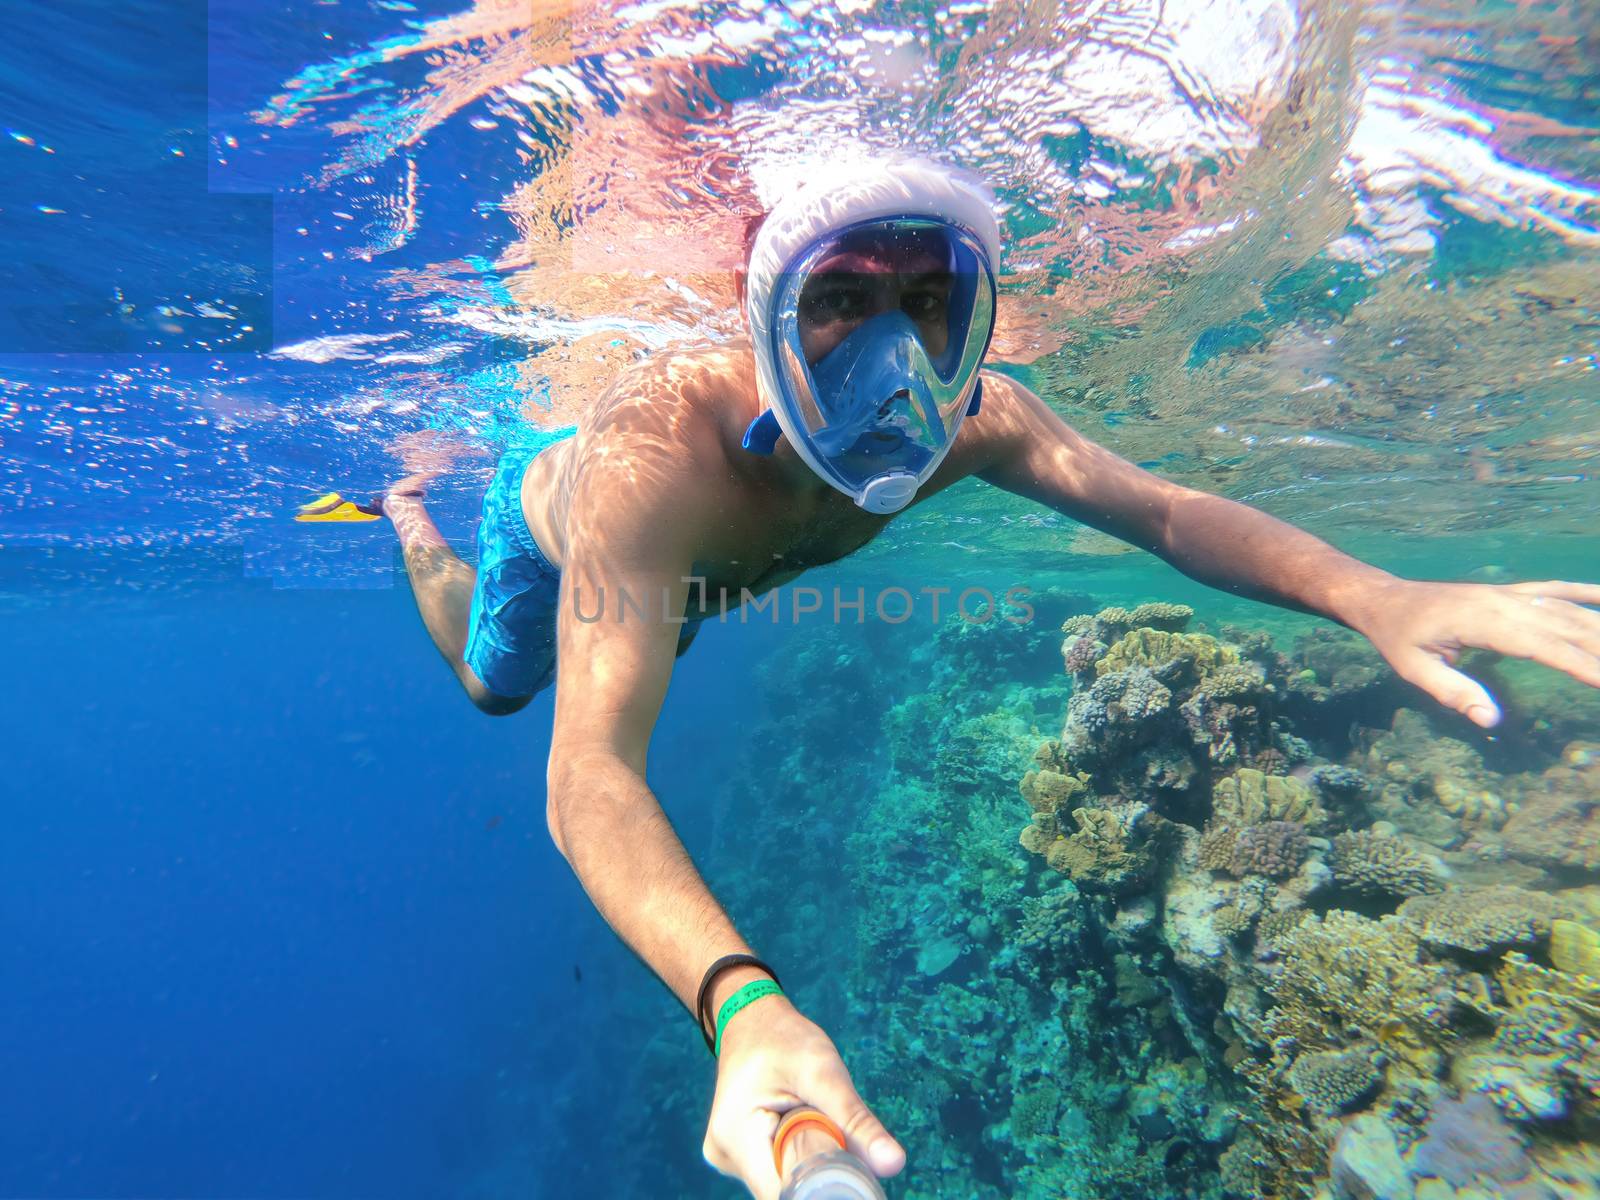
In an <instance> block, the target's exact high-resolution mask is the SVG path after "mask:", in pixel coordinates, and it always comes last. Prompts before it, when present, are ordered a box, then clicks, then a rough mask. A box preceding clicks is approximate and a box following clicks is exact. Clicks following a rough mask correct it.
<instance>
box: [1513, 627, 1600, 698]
mask: <svg viewBox="0 0 1600 1200" xmlns="http://www.w3.org/2000/svg"><path fill="white" fill-rule="evenodd" d="M1527 657H1528V658H1531V659H1532V660H1533V661H1534V662H1536V663H1543V664H1544V665H1545V666H1547V667H1554V668H1555V669H1556V670H1557V671H1565V672H1566V673H1567V674H1568V675H1571V676H1572V677H1573V678H1574V679H1576V680H1578V681H1579V682H1580V683H1587V684H1588V685H1589V686H1590V687H1597V688H1600V658H1596V657H1595V656H1594V655H1592V654H1590V653H1589V652H1588V651H1587V650H1584V649H1581V648H1580V647H1578V646H1575V645H1573V644H1572V643H1571V642H1567V641H1563V640H1561V639H1559V638H1553V639H1551V640H1550V641H1548V642H1545V643H1542V644H1541V645H1539V646H1537V647H1535V649H1534V650H1533V652H1532V653H1531V654H1529V655H1527Z"/></svg>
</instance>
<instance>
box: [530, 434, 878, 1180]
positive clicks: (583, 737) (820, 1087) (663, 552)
mask: <svg viewBox="0 0 1600 1200" xmlns="http://www.w3.org/2000/svg"><path fill="white" fill-rule="evenodd" d="M621 449H622V447H620V446H619V447H614V448H613V450H614V451H617V452H616V453H613V455H611V456H610V459H609V460H608V458H607V456H606V455H605V454H603V453H599V452H597V451H591V453H590V454H589V455H587V456H586V460H585V463H584V465H583V468H582V472H581V474H580V482H579V484H578V486H577V489H576V492H575V495H574V497H573V504H572V512H571V515H570V517H569V520H568V530H567V533H568V542H567V552H566V555H565V561H564V562H563V565H562V596H561V611H560V615H559V618H558V635H559V639H560V650H559V668H558V678H557V686H556V717H555V730H554V736H553V740H552V746H551V755H550V767H549V779H548V782H549V792H548V795H549V801H548V818H549V824H550V832H551V836H552V837H553V838H554V839H555V843H556V845H557V847H558V848H559V849H560V850H561V853H562V854H563V855H564V856H565V857H566V859H567V861H568V862H569V863H570V864H571V865H572V868H573V870H574V872H576V874H577V876H578V878H579V880H580V881H581V882H582V884H583V887H584V890H585V891H586V892H587V893H588V895H589V897H590V899H591V900H593V901H594V904H595V907H596V908H598V909H599V911H600V914H601V915H602V916H603V917H604V918H605V919H606V921H607V922H608V923H609V924H610V925H611V927H612V928H613V929H614V930H616V932H617V934H618V935H619V936H620V937H621V938H622V939H623V941H625V942H626V943H627V944H628V946H629V947H630V948H631V949H632V950H633V951H634V952H635V953H636V954H637V955H639V957H640V958H641V959H643V960H644V961H645V963H646V964H647V965H648V966H649V967H650V968H651V969H652V970H653V971H654V972H655V973H656V975H657V976H659V977H660V978H661V980H662V981H663V982H664V983H665V984H666V985H667V987H668V988H670V989H671V990H672V992H673V994H674V995H676V996H677V997H678V999H679V1000H680V1001H682V1003H683V1005H684V1007H685V1008H686V1009H689V1010H690V1011H692V1010H693V1008H694V1004H695V999H696V993H697V992H698V990H699V986H700V980H701V976H702V973H703V972H704V971H705V970H706V968H707V967H708V966H709V965H710V964H711V963H712V962H714V961H715V960H716V959H718V958H720V957H721V956H723V955H725V954H733V953H748V951H749V947H748V946H747V945H746V944H745V942H744V940H743V939H742V938H741V937H740V936H739V932H738V930H737V929H735V927H734V925H733V922H732V921H731V920H730V919H729V918H728V915H727V914H726V912H724V911H723V909H722V907H721V905H719V904H718V903H717V901H716V899H715V897H713V896H712V894H711V891H710V889H709V888H707V886H706V884H705V882H704V881H703V880H702V879H701V878H700V875H699V873H698V872H697V871H696V870H695V867H694V864H693V862H691V861H690V858H689V855H688V853H687V852H686V851H685V850H684V847H683V843H682V842H681V841H680V840H679V839H678V836H677V834H676V833H675V832H674V831H673V828H672V825H671V823H670V822H669V821H668V820H667V817H666V814H665V813H664V812H663V811H662V809H661V806H660V804H659V803H657V801H656V797H655V796H654V794H653V793H652V792H651V791H650V789H649V787H648V786H647V785H646V783H645V755H646V749H647V747H648V744H649V740H650V734H651V730H652V729H653V728H654V725H655V722H656V718H657V715H658V714H659V712H660V708H661V703H662V699H663V697H664V696H665V693H666V688H667V682H668V679H669V677H670V675H671V671H672V664H673V656H674V651H675V649H676V647H677V641H678V633H679V631H680V630H681V629H682V628H683V626H682V625H681V624H678V623H676V618H679V617H681V615H682V613H683V610H684V603H685V600H686V599H687V597H688V594H689V584H688V582H687V581H686V579H685V577H686V576H688V575H690V573H691V565H692V562H693V557H694V555H693V551H692V548H691V547H690V546H689V545H688V544H686V539H685V537H684V531H685V529H686V528H693V527H694V526H695V525H696V523H697V520H698V518H697V516H696V514H695V512H694V508H695V505H696V502H697V501H696V497H697V494H698V495H703V494H704V491H705V488H704V486H703V485H704V479H703V478H702V479H700V480H699V481H696V480H695V479H694V478H692V477H691V478H687V479H684V480H682V481H681V489H676V490H675V499H674V501H673V503H671V504H661V505H659V506H651V505H649V504H648V501H647V499H646V498H645V497H643V496H642V495H641V493H642V492H643V491H644V489H645V488H646V487H649V488H657V487H663V486H668V485H669V481H666V480H663V479H662V478H661V477H660V475H658V474H656V473H655V472H652V471H650V470H648V469H639V468H640V466H641V464H639V463H638V462H637V461H635V462H634V463H632V464H630V463H629V462H628V461H627V456H626V455H624V454H622V453H620V451H621ZM679 469H680V468H679V466H678V465H676V464H673V465H664V466H662V467H661V471H662V472H675V471H677V470H679ZM646 480H648V482H645V481H646ZM697 482H698V486H697ZM652 508H653V509H654V513H655V514H658V515H653V516H652V515H650V513H649V512H648V511H646V512H645V515H643V516H642V515H641V510H649V509H652ZM669 513H670V520H669V519H668V518H667V517H665V516H663V515H659V514H669ZM773 886H781V883H780V882H779V881H774V883H773ZM774 965H775V966H777V967H778V969H780V970H781V969H782V968H781V965H780V964H774ZM763 977H764V976H762V974H761V973H760V972H758V971H755V970H753V969H752V968H739V969H734V970H729V971H726V972H724V973H723V974H722V975H720V976H719V977H718V980H717V985H716V987H715V990H714V991H713V993H712V996H711V1001H710V1005H711V1012H712V1013H713V1014H715V1013H716V1012H717V1011H718V1009H719V1008H720V1006H721V1005H722V1003H723V1002H724V1001H725V1000H726V999H727V998H728V997H729V996H730V995H731V994H732V993H733V992H735V991H736V990H738V988H740V987H741V986H743V985H744V984H745V983H747V982H750V981H751V980H752V979H756V978H763ZM684 1033H685V1036H686V1037H691V1038H692V1037H695V1035H694V1034H693V1033H692V1032H691V1031H690V1029H689V1027H688V1025H687V1023H686V1024H685V1029H684ZM802 1103H806V1104H813V1105H815V1106H816V1107H818V1108H820V1109H822V1110H823V1111H824V1112H826V1113H827V1114H828V1115H829V1116H831V1117H833V1119H834V1120H836V1121H837V1122H838V1123H839V1124H840V1126H841V1127H842V1128H843V1129H844V1130H845V1133H846V1135H847V1136H848V1138H849V1140H850V1143H851V1149H852V1150H854V1151H855V1152H856V1153H857V1154H860V1155H861V1156H862V1157H863V1158H866V1159H868V1161H870V1162H872V1164H873V1165H874V1167H875V1168H877V1169H878V1171H879V1173H880V1174H891V1173H893V1172H894V1171H896V1170H898V1169H899V1168H900V1166H901V1165H902V1164H903V1162H904V1152H903V1151H902V1150H901V1149H900V1148H899V1146H898V1145H896V1144H895V1142H894V1140H893V1139H892V1138H891V1137H890V1136H889V1135H888V1133H887V1131H886V1130H885V1129H884V1128H883V1126H882V1124H880V1123H879V1121H878V1119H877V1118H876V1117H875V1116H874V1115H873V1114H872V1112H871V1111H870V1110H869V1109H868V1108H867V1106H866V1105H865V1104H864V1103H863V1102H862V1100H861V1098H860V1097H859V1096H858V1095H857V1094H856V1092H855V1090H854V1087H853V1085H852V1084H851V1082H850V1076H849V1073H848V1071H847V1070H846V1069H845V1066H844V1063H843V1062H842V1061H841V1059H840V1058H839V1055H838V1052H837V1050H836V1049H835V1048H834V1046H833V1043H832V1042H831V1041H830V1040H829V1039H828V1037H827V1035H826V1034H825V1033H824V1032H823V1031H822V1030H821V1029H819V1028H818V1027H817V1026H816V1025H815V1024H814V1023H812V1022H811V1021H809V1020H807V1019H806V1018H805V1017H804V1016H803V1015H801V1013H800V1012H799V1011H798V1010H797V1009H796V1008H795V1007H794V1006H793V1005H792V1004H791V1003H790V1002H789V1000H788V999H787V998H786V997H784V996H781V995H774V996H768V997H766V998H764V999H761V1000H758V1001H756V1002H755V1003H754V1004H751V1005H750V1006H749V1007H748V1008H747V1009H745V1010H743V1011H741V1012H740V1013H739V1015H738V1017H737V1018H736V1019H734V1020H731V1021H730V1022H729V1024H728V1026H727V1031H726V1035H725V1036H724V1038H723V1042H722V1053H721V1055H720V1057H719V1059H718V1063H717V1088H716V1095H715V1098H714V1101H713V1104H712V1110H711V1120H710V1123H709V1125H708V1128H707V1131H706V1137H705V1142H704V1145H703V1147H702V1152H703V1153H704V1155H705V1157H706V1159H707V1161H708V1162H710V1163H711V1165H712V1166H714V1167H716V1168H717V1169H718V1170H720V1171H722V1172H724V1173H726V1174H729V1175H734V1176H737V1177H739V1178H740V1179H742V1180H743V1181H744V1183H745V1185H746V1186H747V1187H748V1188H749V1189H750V1191H751V1193H752V1194H753V1195H754V1196H756V1197H757V1198H758V1200H776V1197H777V1196H778V1192H779V1180H778V1177H777V1174H776V1172H775V1171H774V1169H773V1165H772V1154H771V1139H772V1135H773V1133H774V1131H775V1129H776V1127H777V1124H778V1120H779V1115H780V1114H781V1113H783V1112H785V1111H787V1110H788V1109H790V1108H793V1107H795V1106H797V1105H799V1104H802Z"/></svg>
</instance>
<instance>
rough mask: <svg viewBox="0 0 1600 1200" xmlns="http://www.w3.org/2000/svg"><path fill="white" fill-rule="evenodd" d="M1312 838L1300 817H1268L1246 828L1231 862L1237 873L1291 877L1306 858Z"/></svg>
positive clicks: (1237, 843) (1282, 877)
mask: <svg viewBox="0 0 1600 1200" xmlns="http://www.w3.org/2000/svg"><path fill="white" fill-rule="evenodd" d="M1308 849H1309V842H1308V840H1307V838H1306V828H1305V826H1304V825H1302V824H1300V823H1299V822H1298V821H1265V822H1263V823H1262V824H1260V825H1252V826H1250V827H1249V828H1248V829H1245V830H1242V831H1241V832H1240V834H1239V837H1238V839H1237V840H1236V841H1235V842H1234V846H1233V857H1232V862H1231V864H1230V866H1231V869H1232V871H1233V873H1234V874H1235V875H1240V876H1243V875H1265V876H1267V877H1268V878H1269V879H1287V878H1288V877H1289V876H1291V875H1293V874H1294V873H1295V872H1296V871H1298V870H1299V869H1300V864H1301V863H1303V862H1304V861H1305V858H1306V851H1307V850H1308Z"/></svg>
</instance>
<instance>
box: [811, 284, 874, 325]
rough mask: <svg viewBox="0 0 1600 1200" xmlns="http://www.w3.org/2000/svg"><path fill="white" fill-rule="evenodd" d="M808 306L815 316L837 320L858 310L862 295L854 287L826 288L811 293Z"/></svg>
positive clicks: (852, 314)
mask: <svg viewBox="0 0 1600 1200" xmlns="http://www.w3.org/2000/svg"><path fill="white" fill-rule="evenodd" d="M808 307H809V308H810V309H811V312H812V314H813V315H814V316H815V317H818V318H821V319H824V320H838V319H840V318H842V317H850V316H854V315H855V314H856V313H857V312H859V311H860V310H861V307H862V296H861V293H860V291H859V290H858V289H856V288H845V287H834V288H827V289H825V290H823V291H821V292H818V293H816V294H815V295H813V296H812V297H811V299H810V302H809V305H808Z"/></svg>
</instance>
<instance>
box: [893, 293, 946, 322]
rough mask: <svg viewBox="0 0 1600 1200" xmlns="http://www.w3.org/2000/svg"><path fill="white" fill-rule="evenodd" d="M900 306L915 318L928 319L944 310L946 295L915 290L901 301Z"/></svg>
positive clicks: (907, 314) (909, 315)
mask: <svg viewBox="0 0 1600 1200" xmlns="http://www.w3.org/2000/svg"><path fill="white" fill-rule="evenodd" d="M900 307H901V308H902V309H903V310H904V311H905V314H906V316H908V317H911V318H912V319H913V320H926V319H928V318H929V317H936V316H939V315H940V314H941V313H943V312H944V297H943V296H938V295H935V294H934V293H932V292H914V293H912V294H911V295H909V296H907V297H906V298H905V299H904V300H903V301H902V302H901V304H900Z"/></svg>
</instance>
